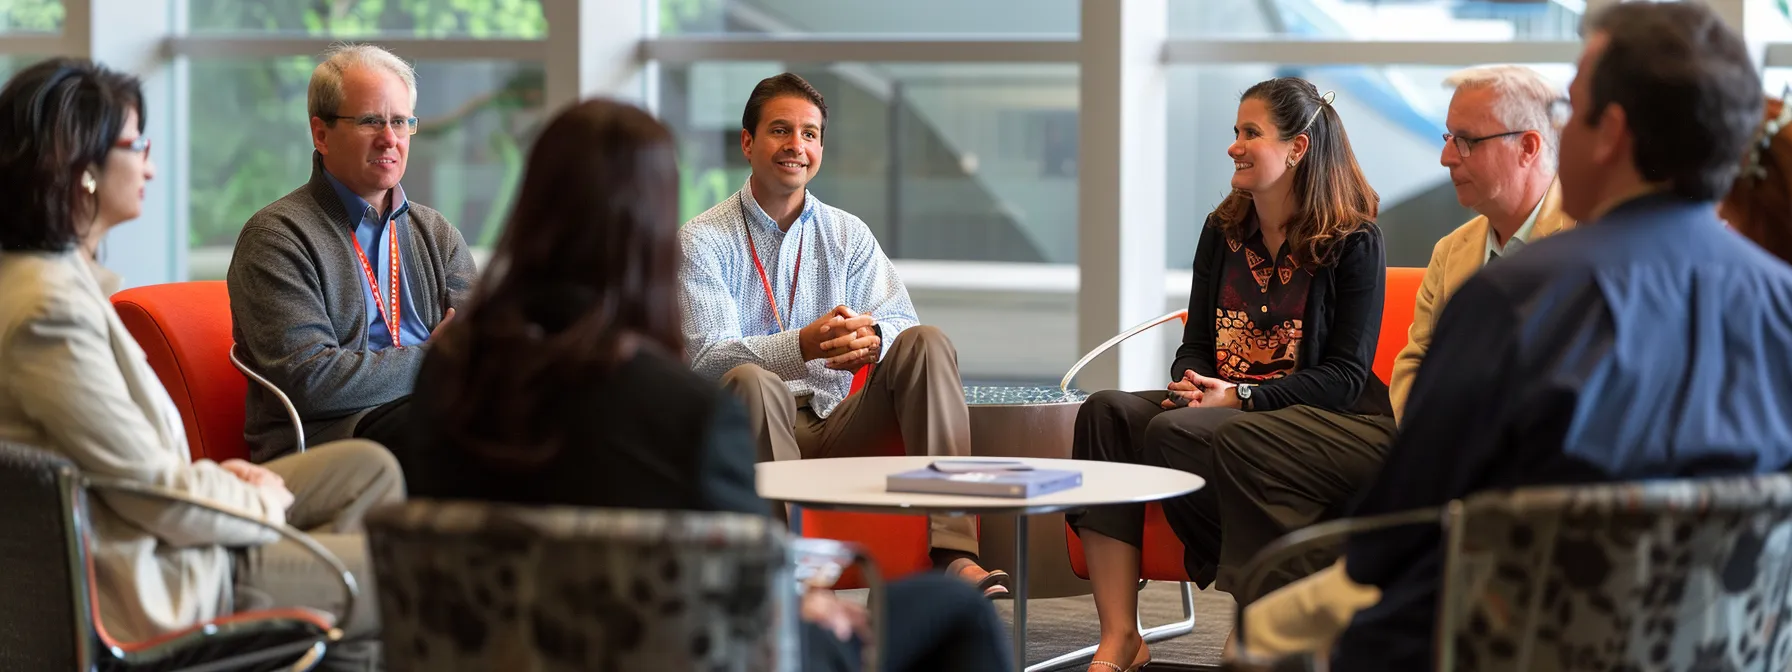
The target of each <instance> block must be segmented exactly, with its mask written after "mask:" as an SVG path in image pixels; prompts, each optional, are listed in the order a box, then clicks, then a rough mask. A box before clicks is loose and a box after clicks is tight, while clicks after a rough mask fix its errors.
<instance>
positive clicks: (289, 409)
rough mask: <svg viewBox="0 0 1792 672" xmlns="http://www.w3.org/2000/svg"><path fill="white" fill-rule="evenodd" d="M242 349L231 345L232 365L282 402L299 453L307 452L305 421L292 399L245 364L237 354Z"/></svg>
mask: <svg viewBox="0 0 1792 672" xmlns="http://www.w3.org/2000/svg"><path fill="white" fill-rule="evenodd" d="M240 347H242V346H239V345H237V344H235V343H231V344H230V365H231V366H234V367H236V370H238V371H241V372H242V373H243V376H244V377H245V378H248V379H249V380H253V381H255V382H256V384H258V385H261V386H262V387H263V388H264V389H266V390H267V391H268V392H271V393H273V395H274V398H275V399H279V400H280V405H281V406H284V407H286V416H287V417H288V418H291V419H292V432H293V436H294V437H296V438H297V439H298V451H297V452H300V453H303V452H305V421H304V420H302V419H300V418H299V409H298V408H297V407H295V406H293V405H292V399H291V398H290V397H287V396H286V393H285V392H281V391H280V388H279V387H276V386H275V385H274V383H273V382H271V381H269V380H268V379H266V378H263V377H262V376H261V374H259V373H256V372H255V370H254V369H251V368H249V365H248V364H246V363H244V362H243V359H242V357H240V356H239V355H238V354H237V349H238V348H240Z"/></svg>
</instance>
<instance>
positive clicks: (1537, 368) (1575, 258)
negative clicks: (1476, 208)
mask: <svg viewBox="0 0 1792 672" xmlns="http://www.w3.org/2000/svg"><path fill="white" fill-rule="evenodd" d="M1411 399H1412V401H1411V402H1409V403H1408V405H1407V407H1406V415H1405V417H1404V421H1403V422H1402V423H1401V425H1400V436H1399V437H1398V438H1397V439H1396V440H1395V442H1394V445H1393V446H1392V447H1391V448H1389V449H1388V452H1387V457H1386V461H1385V462H1384V463H1383V464H1382V467H1381V472H1380V475H1379V476H1377V477H1376V481H1375V483H1374V485H1372V486H1371V487H1369V488H1368V490H1367V491H1366V492H1365V493H1364V494H1363V495H1362V498H1361V500H1360V501H1359V502H1358V504H1357V506H1356V508H1355V511H1354V512H1353V513H1352V515H1353V516H1372V515H1378V514H1383V513H1392V512H1395V511H1405V510H1410V509H1419V508H1428V507H1440V506H1443V505H1445V504H1447V503H1448V502H1450V501H1452V500H1455V499H1458V498H1462V497H1467V496H1469V495H1470V494H1473V493H1476V492H1482V491H1487V490H1505V489H1509V488H1517V487H1523V486H1529V485H1543V484H1565V483H1591V482H1613V481H1640V480H1650V479H1661V478H1693V477H1702V476H1718V475H1730V474H1743V473H1767V472H1778V471H1783V470H1785V469H1786V467H1787V465H1788V464H1792V445H1788V442H1787V441H1786V437H1788V436H1792V413H1788V411H1787V409H1789V408H1792V268H1787V266H1786V264H1785V263H1784V262H1781V261H1780V260H1779V259H1778V258H1776V257H1774V256H1772V255H1770V254H1768V253H1767V252H1766V251H1764V250H1762V249H1761V248H1760V247H1759V246H1757V245H1755V244H1754V243H1752V242H1750V241H1748V240H1747V239H1745V238H1743V237H1742V236H1741V235H1738V234H1737V233H1736V232H1734V231H1731V230H1729V229H1728V228H1726V227H1725V225H1724V223H1723V222H1722V221H1721V220H1719V219H1718V217H1717V209H1716V208H1715V207H1713V204H1712V203H1710V202H1692V201H1686V200H1682V199H1679V198H1677V197H1675V196H1672V195H1669V194H1653V195H1649V196H1643V197H1639V198H1636V199H1634V200H1632V201H1629V202H1628V203H1625V204H1623V205H1620V206H1618V207H1616V208H1613V209H1612V210H1611V211H1610V212H1609V213H1607V214H1606V215H1604V216H1603V217H1600V218H1599V219H1597V220H1595V221H1591V222H1583V223H1582V224H1581V225H1580V226H1578V227H1576V228H1575V229H1574V230H1572V231H1567V232H1564V233H1561V234H1559V235H1552V236H1550V237H1549V238H1547V239H1544V240H1539V241H1537V242H1536V243H1535V244H1532V245H1530V246H1528V247H1526V249H1525V251H1524V253H1523V254H1518V255H1514V256H1512V258H1511V259H1502V260H1501V261H1500V262H1499V263H1497V264H1493V265H1491V266H1488V267H1487V268H1486V269H1485V270H1482V271H1481V272H1479V273H1477V274H1475V276H1474V277H1472V278H1470V279H1469V280H1468V282H1466V283H1464V284H1463V285H1462V288H1461V289H1459V290H1457V292H1456V294H1455V295H1453V296H1452V297H1451V298H1450V303H1449V305H1447V306H1446V307H1445V308H1444V311H1443V315H1442V317H1440V318H1439V319H1438V321H1437V330H1436V332H1435V335H1434V336H1433V337H1432V343H1431V351H1430V352H1429V353H1427V354H1426V355H1425V365H1424V367H1423V368H1421V369H1419V375H1418V377H1417V378H1416V379H1415V380H1414V381H1413V387H1412V396H1411ZM1439 534H1440V533H1439V530H1438V528H1437V527H1435V526H1407V527H1399V528H1392V529H1388V530H1381V531H1376V532H1367V533H1363V534H1357V535H1352V536H1351V538H1350V540H1349V542H1348V543H1347V544H1346V558H1347V561H1346V563H1345V568H1346V571H1348V572H1349V574H1350V578H1351V579H1352V580H1354V581H1356V582H1357V583H1362V584H1369V585H1374V586H1376V587H1378V588H1380V589H1381V599H1380V601H1379V602H1378V603H1377V604H1376V605H1374V606H1372V607H1369V608H1368V609H1365V610H1363V611H1361V612H1358V613H1357V614H1356V616H1355V617H1354V619H1353V620H1352V621H1351V625H1350V629H1349V630H1346V631H1345V632H1344V634H1343V636H1342V637H1341V638H1340V639H1339V643H1338V649H1337V651H1336V652H1335V655H1334V656H1333V658H1332V667H1331V669H1333V670H1359V669H1366V670H1388V669H1417V668H1419V667H1422V666H1424V665H1425V664H1426V663H1427V662H1428V661H1430V660H1432V654H1433V651H1432V632H1431V628H1430V622H1431V615H1432V614H1433V613H1434V612H1436V610H1437V600H1438V586H1439V581H1440V580H1441V579H1440V578H1439V577H1441V576H1442V575H1443V574H1442V572H1443V551H1442V550H1441V548H1440V543H1439V538H1440V537H1439Z"/></svg>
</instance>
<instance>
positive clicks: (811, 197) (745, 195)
mask: <svg viewBox="0 0 1792 672" xmlns="http://www.w3.org/2000/svg"><path fill="white" fill-rule="evenodd" d="M738 197H739V198H740V202H741V205H742V206H743V208H742V209H744V210H745V211H746V213H747V219H748V220H749V222H750V223H752V224H758V225H759V228H761V229H764V230H766V231H768V232H771V233H776V234H779V235H783V233H784V231H783V230H782V229H779V228H778V222H776V221H774V220H773V219H772V216H771V215H768V214H766V213H765V208H761V207H759V201H758V200H756V199H754V198H753V180H752V178H747V184H746V186H743V187H741V188H740V193H739V194H738ZM817 203H819V201H817V200H815V193H814V192H811V191H809V190H808V189H807V188H804V189H803V211H802V212H801V213H798V214H797V216H796V222H794V223H792V224H791V225H790V228H793V229H794V228H796V227H797V225H799V224H802V223H803V222H804V221H806V220H808V219H809V218H810V217H813V216H814V215H815V206H816V204H817Z"/></svg>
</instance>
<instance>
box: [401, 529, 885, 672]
mask: <svg viewBox="0 0 1792 672" xmlns="http://www.w3.org/2000/svg"><path fill="white" fill-rule="evenodd" d="M367 524H368V532H369V543H370V545H371V547H372V552H373V563H374V571H375V574H376V576H377V577H378V580H379V600H380V615H381V617H382V621H381V624H382V629H383V640H384V641H385V656H386V664H387V668H388V669H389V670H392V671H393V672H408V671H411V670H431V671H437V670H449V671H451V670H536V671H541V672H549V671H557V670H568V671H570V670H612V671H615V672H624V671H628V670H655V671H662V670H663V671H668V672H678V671H685V670H691V671H695V670H702V671H704V672H710V671H715V672H722V671H728V672H759V671H773V670H775V671H778V672H794V671H795V670H797V669H798V664H799V661H798V660H797V658H796V655H797V650H798V649H797V643H798V642H797V621H796V618H797V613H796V596H797V590H796V583H795V581H796V579H795V576H796V575H797V574H798V573H799V571H802V572H809V571H813V570H814V568H815V565H814V564H811V563H801V564H799V563H797V562H796V561H795V560H796V559H797V556H802V557H806V558H809V559H814V558H816V557H818V556H821V555H827V554H829V553H835V552H839V551H840V549H841V548H842V547H840V546H839V545H837V544H834V543H832V542H826V541H824V540H804V541H802V542H801V543H802V544H804V545H805V547H806V548H810V549H815V552H814V553H810V552H807V551H804V550H800V549H799V550H798V551H796V552H793V550H792V545H791V544H792V541H791V539H790V538H789V534H788V532H786V531H785V530H783V529H781V528H780V527H779V526H778V525H776V524H774V523H773V522H772V521H771V520H770V519H769V518H766V517H763V516H753V515H746V514H733V513H700V512H675V511H650V510H638V509H580V508H571V507H523V506H507V505H494V504H486V503H479V502H456V501H430V500H412V501H409V502H406V503H404V504H402V505H397V506H393V507H387V508H384V509H380V510H378V511H374V512H373V513H372V514H370V515H369V517H368V521H367ZM844 555H845V556H848V557H854V558H860V559H862V556H858V555H857V554H856V553H853V552H851V551H846V552H844ZM822 565H824V566H825V565H826V563H822ZM799 568H800V570H799ZM862 572H863V573H864V574H865V575H867V576H868V578H869V580H870V581H871V582H872V584H873V590H874V596H873V600H876V599H879V597H878V595H880V594H881V590H882V586H881V583H880V582H879V581H878V577H877V575H876V572H875V571H874V570H872V571H864V570H862ZM818 578H819V579H821V580H826V579H827V578H831V577H825V576H824V577H818ZM879 639H880V640H881V637H880V638H879ZM873 655H874V654H872V652H871V651H869V647H868V650H867V657H868V658H870V657H872V656H873ZM868 662H873V661H868ZM866 669H871V668H869V667H867V668H866Z"/></svg>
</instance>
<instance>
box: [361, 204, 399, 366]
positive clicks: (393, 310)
mask: <svg viewBox="0 0 1792 672" xmlns="http://www.w3.org/2000/svg"><path fill="white" fill-rule="evenodd" d="M348 239H349V240H350V241H353V242H354V244H355V256H358V257H360V258H361V271H362V272H364V273H366V274H367V287H368V288H369V289H372V290H373V305H374V306H375V307H377V308H379V309H380V315H382V316H384V317H385V318H386V331H387V332H388V333H390V334H391V335H392V347H395V348H402V347H404V343H403V342H401V341H400V339H399V334H398V332H399V328H398V306H399V297H400V295H401V294H402V293H403V292H404V283H403V282H400V281H399V279H398V269H399V268H400V266H399V265H398V218H397V217H393V218H392V221H390V222H387V223H386V246H387V248H389V249H390V250H391V251H392V257H391V265H390V266H389V268H388V270H390V271H391V273H390V275H391V276H392V303H390V304H388V303H386V301H385V298H384V297H383V296H381V294H380V279H379V276H377V275H374V274H373V264H369V263H367V253H366V252H363V251H362V250H361V237H360V236H356V235H355V234H354V232H353V231H351V232H349V236H348Z"/></svg>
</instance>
